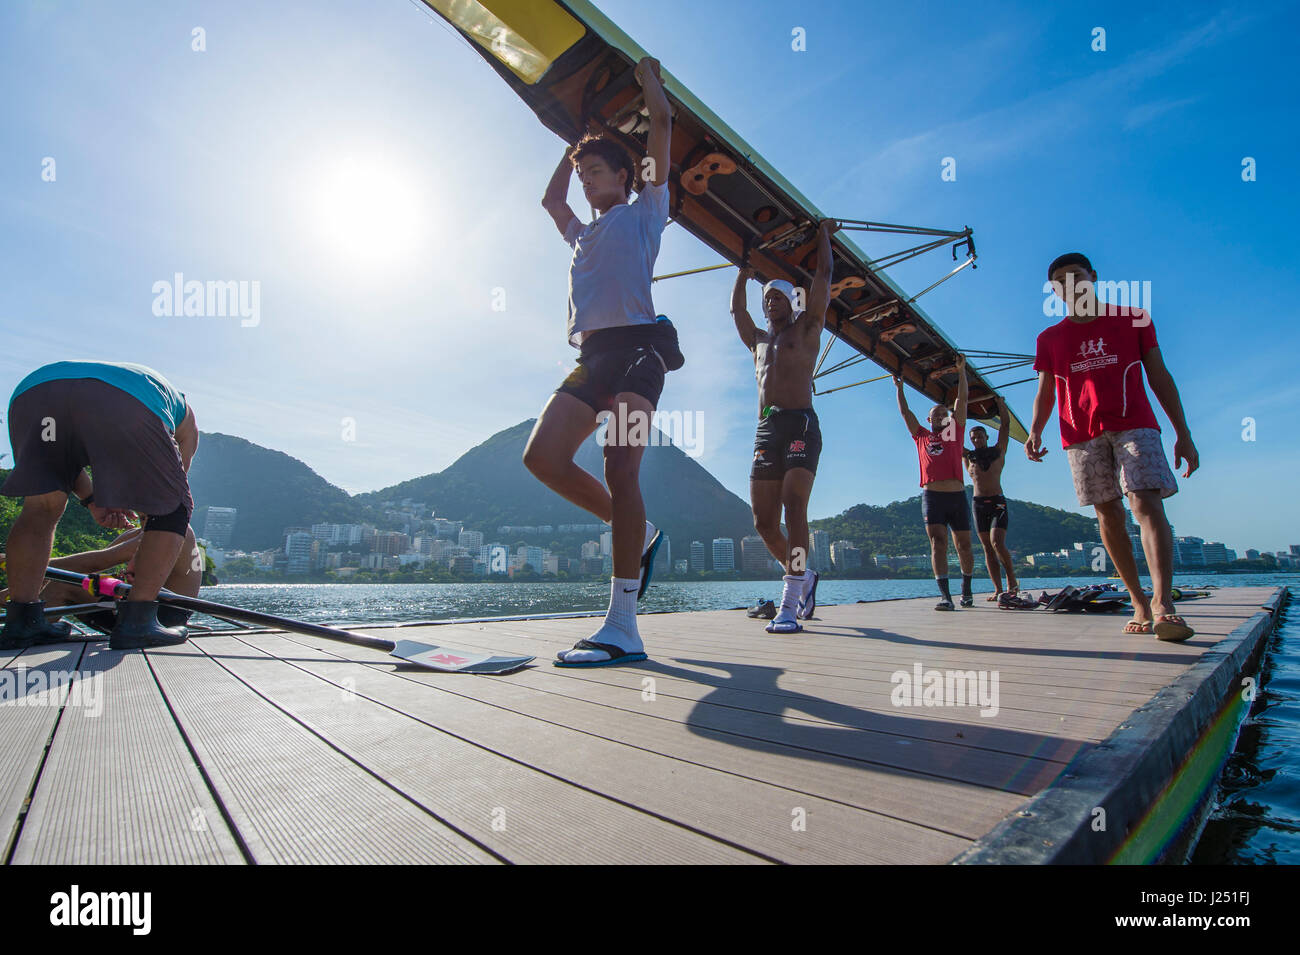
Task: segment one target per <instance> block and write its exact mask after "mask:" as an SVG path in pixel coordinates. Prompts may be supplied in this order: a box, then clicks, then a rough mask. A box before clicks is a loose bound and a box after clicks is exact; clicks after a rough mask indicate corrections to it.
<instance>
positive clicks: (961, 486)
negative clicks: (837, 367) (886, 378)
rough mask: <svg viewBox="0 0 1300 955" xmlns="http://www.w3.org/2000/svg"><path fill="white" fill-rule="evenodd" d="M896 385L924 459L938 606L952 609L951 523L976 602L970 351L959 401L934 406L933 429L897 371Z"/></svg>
mask: <svg viewBox="0 0 1300 955" xmlns="http://www.w3.org/2000/svg"><path fill="white" fill-rule="evenodd" d="M894 384H895V385H897V386H898V410H899V413H900V414H902V416H903V421H904V422H906V424H907V431H908V434H910V435H911V436H912V440H913V441H914V442H916V453H917V456H918V458H919V459H920V462H921V520H923V521H924V522H925V532H926V534H927V536H929V538H930V564H931V565H932V566H933V567H934V578H935V581H936V582H937V583H938V584H939V594H940V600H939V603H938V604H936V605H935V608H934V609H935V610H952V609H953V606H952V593H951V592H950V591H949V589H948V529H949V528H952V539H953V543H955V544H956V545H957V560H958V561H959V562H960V563H961V605H962V606H963V607H971V606H974V603H975V598H974V597H972V596H971V575H972V574H973V573H975V554H974V552H973V551H972V550H971V546H970V502H969V501H967V500H966V478H965V476H964V475H963V473H962V453H961V452H962V436H963V433H964V432H965V430H966V356H964V355H958V356H957V401H956V402H955V403H954V404H953V410H952V412H951V413H949V411H948V409H947V408H945V407H944V406H943V405H935V406H934V407H933V408H931V409H930V415H929V421H930V427H929V428H923V427H921V425H920V423H919V422H917V420H916V415H914V414H912V412H911V411H910V410H909V409H908V407H907V397H906V396H905V395H904V394H903V379H902V378H900V377H899V376H897V375H895V376H894Z"/></svg>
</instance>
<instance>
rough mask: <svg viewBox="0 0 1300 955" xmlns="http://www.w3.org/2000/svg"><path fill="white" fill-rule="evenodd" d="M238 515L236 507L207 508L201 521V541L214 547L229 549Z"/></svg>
mask: <svg viewBox="0 0 1300 955" xmlns="http://www.w3.org/2000/svg"><path fill="white" fill-rule="evenodd" d="M238 514H239V508H237V507H209V508H208V513H207V516H206V517H205V518H204V519H203V539H204V540H206V541H208V542H209V543H210V544H212V545H213V546H214V547H229V546H230V538H231V536H232V535H233V534H234V533H235V518H236V517H237V516H238Z"/></svg>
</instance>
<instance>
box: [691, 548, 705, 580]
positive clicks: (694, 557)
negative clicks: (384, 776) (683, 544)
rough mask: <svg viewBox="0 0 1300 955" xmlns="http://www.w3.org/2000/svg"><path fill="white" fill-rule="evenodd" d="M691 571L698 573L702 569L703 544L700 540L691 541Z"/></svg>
mask: <svg viewBox="0 0 1300 955" xmlns="http://www.w3.org/2000/svg"><path fill="white" fill-rule="evenodd" d="M690 566H691V573H693V574H694V573H698V572H699V571H701V570H704V544H703V542H701V541H691V564H690Z"/></svg>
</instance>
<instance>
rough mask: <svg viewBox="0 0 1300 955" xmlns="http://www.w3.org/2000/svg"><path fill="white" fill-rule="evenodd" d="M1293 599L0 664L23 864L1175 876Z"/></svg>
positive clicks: (227, 644) (980, 611)
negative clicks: (438, 649)
mask: <svg viewBox="0 0 1300 955" xmlns="http://www.w3.org/2000/svg"><path fill="white" fill-rule="evenodd" d="M1285 598H1286V591H1285V590H1283V589H1280V588H1279V589H1278V590H1272V589H1267V588H1223V589H1220V590H1217V591H1215V592H1214V593H1213V595H1212V596H1211V597H1210V598H1208V599H1205V600H1199V601H1195V602H1188V603H1185V604H1183V605H1182V607H1181V610H1182V612H1183V613H1184V615H1185V616H1186V617H1187V619H1188V621H1189V622H1190V623H1191V624H1192V626H1194V627H1195V628H1196V630H1197V635H1196V637H1194V638H1193V639H1192V640H1191V641H1189V642H1188V643H1186V644H1181V645H1179V644H1165V643H1160V642H1157V641H1155V640H1153V639H1151V638H1149V637H1145V638H1144V637H1133V636H1125V635H1123V634H1122V633H1121V632H1120V631H1121V629H1122V627H1123V624H1124V621H1125V620H1126V619H1127V618H1126V617H1125V616H1124V615H1121V614H1116V615H1100V614H1098V615H1090V614H1049V613H1047V612H1045V611H1025V612H1010V611H999V610H996V609H994V607H993V605H992V604H987V603H985V602H984V601H983V599H982V595H980V596H978V597H977V599H978V601H979V604H978V606H977V607H975V608H974V609H972V610H964V611H959V612H956V613H949V614H940V613H935V612H934V611H933V610H932V607H933V603H934V600H933V598H928V599H921V600H897V601H882V602H875V603H869V604H848V605H841V606H825V607H820V608H819V609H818V618H819V619H817V620H814V621H811V622H809V624H808V626H807V629H806V630H805V632H804V633H802V634H799V635H796V636H774V635H770V634H767V633H765V632H764V630H763V621H759V620H751V619H748V618H747V617H746V616H745V614H744V613H743V612H739V611H710V612H702V613H674V614H649V615H643V616H642V617H641V618H640V625H641V631H642V635H643V636H644V638H645V641H646V644H647V647H648V649H649V652H650V654H651V659H650V660H649V661H647V662H645V663H642V664H637V665H633V666H629V667H622V668H603V669H591V670H561V669H556V668H554V667H552V666H551V665H550V662H549V661H550V659H552V658H553V656H554V654H555V652H556V651H557V650H559V649H561V648H563V647H567V646H569V645H571V644H572V643H573V642H574V641H575V640H577V639H579V638H581V637H584V636H587V635H588V634H589V633H590V632H591V630H592V629H593V628H592V621H591V620H589V619H562V620H533V621H516V622H508V623H490V624H488V623H470V624H456V625H449V626H448V625H439V626H415V627H402V628H377V629H374V630H363V631H361V632H367V633H373V634H375V635H379V636H384V637H388V638H392V637H394V636H397V637H399V638H409V639H414V640H423V641H427V642H432V643H438V644H444V645H450V646H454V647H463V648H466V649H474V648H486V649H495V650H499V651H503V652H519V653H529V654H536V655H537V656H538V658H539V659H538V665H536V666H534V667H531V668H528V669H525V670H523V671H520V672H517V673H514V674H511V675H508V676H467V675H455V674H440V673H435V672H431V671H427V670H422V669H417V668H413V667H411V666H408V665H405V664H403V663H401V661H398V660H395V659H394V658H391V657H388V656H386V655H384V654H383V653H380V652H377V651H372V650H368V649H363V648H358V647H352V646H348V645H345V644H340V643H335V642H331V641H328V640H324V639H319V638H313V637H301V636H295V635H291V634H284V633H272V632H264V631H263V632H242V633H228V634H220V635H206V636H198V637H195V638H194V639H192V640H191V641H190V642H189V643H188V644H186V645H185V646H182V647H176V648H169V649H165V650H157V651H149V652H148V653H141V652H138V651H133V652H114V651H110V650H108V649H107V644H106V643H105V642H102V641H100V642H93V641H92V642H84V643H83V642H78V643H68V644H60V645H56V646H50V647H43V648H36V649H32V650H28V651H26V652H24V653H21V654H18V655H14V654H11V653H10V654H0V663H2V664H3V666H4V671H5V672H4V674H2V675H3V677H4V680H5V682H4V683H3V684H0V691H4V692H5V693H6V695H4V696H3V699H4V701H5V702H4V703H3V704H0V826H2V827H3V831H4V833H5V834H6V840H5V859H6V860H7V861H9V862H13V863H76V864H84V863H231V864H242V863H343V862H359V863H383V864H392V863H463V862H471V863H497V862H511V863H584V862H597V863H665V864H673V863H678V864H679V863H771V862H782V863H945V862H949V861H953V860H957V861H963V862H1062V861H1083V862H1103V861H1143V862H1145V861H1156V860H1161V859H1167V858H1170V857H1171V855H1172V854H1176V853H1177V852H1179V851H1181V850H1180V849H1179V846H1180V845H1183V846H1184V849H1185V844H1186V843H1187V842H1188V841H1189V839H1194V838H1195V834H1196V832H1197V831H1199V817H1200V816H1203V813H1204V809H1205V807H1206V805H1208V803H1207V794H1208V793H1209V792H1210V791H1211V790H1212V789H1213V783H1214V780H1215V779H1216V778H1217V774H1218V769H1219V767H1220V766H1221V765H1222V759H1223V758H1224V757H1226V755H1227V753H1228V752H1229V751H1230V750H1231V746H1232V743H1233V741H1234V740H1235V737H1236V728H1237V725H1238V723H1239V720H1240V718H1241V715H1242V713H1243V712H1244V710H1243V706H1242V705H1241V704H1239V703H1236V702H1234V701H1237V700H1239V699H1240V697H1241V692H1242V684H1241V680H1242V678H1243V675H1248V674H1251V673H1254V672H1255V668H1256V667H1257V664H1258V655H1259V653H1260V651H1261V648H1262V646H1263V643H1264V640H1265V638H1266V636H1267V633H1268V632H1269V630H1270V629H1271V627H1272V622H1273V615H1274V613H1275V612H1276V610H1277V609H1278V607H1279V605H1280V603H1281V602H1282V601H1283V600H1285ZM947 671H954V672H956V673H960V674H965V673H970V674H971V676H972V677H973V678H975V679H976V681H977V680H978V678H979V677H980V676H981V675H982V676H983V677H984V678H985V688H986V690H989V691H991V690H992V688H993V686H994V683H993V679H994V677H996V690H997V694H996V712H990V711H991V710H993V709H994V707H992V706H984V707H983V708H981V706H980V705H972V703H971V701H970V700H969V699H967V700H965V701H962V702H958V701H957V700H956V699H955V697H954V693H955V691H956V690H958V689H961V688H962V687H964V686H966V685H967V684H965V683H964V682H963V681H964V680H965V679H966V678H965V677H963V676H958V677H957V678H956V679H955V681H949V682H950V685H948V684H945V685H941V686H939V687H938V689H935V687H934V686H933V685H931V690H932V691H933V692H932V694H931V697H930V702H932V703H933V702H936V701H938V702H945V703H946V704H947V705H924V704H925V702H926V697H925V696H924V694H922V692H921V689H920V688H918V689H917V690H916V694H915V699H913V698H912V697H911V696H910V695H909V696H908V697H907V699H906V700H900V699H899V697H900V694H901V693H902V692H903V690H904V686H903V685H902V682H901V680H902V678H901V677H900V676H899V675H900V674H906V675H907V677H908V678H913V677H914V676H915V675H916V674H918V673H920V674H921V675H922V684H923V685H927V684H930V683H931V681H932V679H933V677H932V672H937V673H939V674H941V675H942V674H946V673H947ZM969 685H970V686H972V687H973V686H975V685H976V684H975V683H971V684H969ZM6 688H7V689H6ZM945 693H946V694H947V697H948V698H947V699H946V700H941V699H939V697H940V696H942V695H943V694H945ZM900 702H908V703H920V704H922V705H898V704H899V703H900ZM986 702H987V700H986ZM982 710H983V714H982ZM1207 767H1208V768H1207ZM1207 773H1208V775H1207ZM1162 807H1163V808H1162ZM1099 808H1100V809H1102V810H1103V813H1102V816H1103V826H1102V828H1101V829H1098V828H1097V820H1098V815H1097V809H1099Z"/></svg>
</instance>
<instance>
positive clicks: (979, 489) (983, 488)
mask: <svg viewBox="0 0 1300 955" xmlns="http://www.w3.org/2000/svg"><path fill="white" fill-rule="evenodd" d="M998 417H999V418H1000V420H999V422H998V443H997V444H995V445H992V446H990V445H989V435H988V432H987V431H985V430H984V427H983V425H978V424H977V425H976V426H975V427H973V428H971V429H970V443H971V444H972V445H974V448H973V449H972V450H970V451H963V452H962V457H964V458H965V459H966V471H967V472H968V473H969V474H970V480H971V484H973V485H974V487H975V502H974V503H975V532H976V533H977V534H979V538H980V543H981V544H982V545H984V563H985V564H987V565H988V568H989V580H991V581H993V587H994V593H993V595H992V596H991V597H989V598H988V599H989V600H997V599H998V597H999V596H1001V594H1002V571H1001V569H1000V568H999V566H998V565H999V563H1000V564H1001V566H1002V567H1003V568H1006V572H1007V590H1009V591H1010V592H1011V593H1015V592H1016V591H1017V590H1019V589H1020V584H1019V583H1018V582H1017V581H1016V572H1015V570H1014V569H1013V568H1012V566H1011V551H1009V550H1008V549H1007V499H1006V498H1005V497H1004V496H1003V495H1002V468H1003V467H1004V466H1005V465H1006V463H1007V442H1008V441H1009V440H1010V439H1011V428H1010V425H1011V414H1010V412H1008V411H1007V405H1006V402H1005V401H1003V400H1002V399H1001V398H998Z"/></svg>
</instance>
